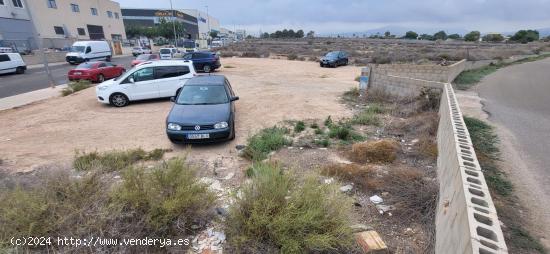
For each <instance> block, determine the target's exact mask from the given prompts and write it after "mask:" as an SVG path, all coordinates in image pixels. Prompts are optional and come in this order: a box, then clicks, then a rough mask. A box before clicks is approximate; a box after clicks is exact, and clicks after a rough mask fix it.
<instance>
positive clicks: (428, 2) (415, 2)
mask: <svg viewBox="0 0 550 254" xmlns="http://www.w3.org/2000/svg"><path fill="white" fill-rule="evenodd" d="M115 1H117V2H119V3H120V5H121V7H122V8H124V7H131V8H159V9H169V8H170V0H154V1H152V0H115ZM172 1H173V4H174V8H180V9H199V10H202V11H206V6H208V11H209V14H210V15H211V16H213V17H216V18H217V19H218V20H219V21H220V22H221V25H222V27H226V28H229V29H233V28H237V29H246V30H247V31H248V33H249V34H250V33H252V34H257V33H258V32H260V31H262V32H273V31H275V30H278V29H283V28H289V29H290V28H292V29H295V30H297V29H303V30H304V31H306V32H307V31H310V30H313V31H315V32H316V33H317V34H338V33H346V32H365V31H368V30H371V29H377V28H380V27H405V28H411V29H416V30H418V31H423V30H428V31H432V30H455V31H456V30H468V31H469V30H479V31H481V32H484V33H487V32H512V31H516V30H519V29H530V28H548V27H550V12H549V11H550V0H172Z"/></svg>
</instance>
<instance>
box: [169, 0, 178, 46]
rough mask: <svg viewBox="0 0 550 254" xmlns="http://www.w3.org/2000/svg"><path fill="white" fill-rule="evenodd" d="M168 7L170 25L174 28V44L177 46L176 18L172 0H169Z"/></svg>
mask: <svg viewBox="0 0 550 254" xmlns="http://www.w3.org/2000/svg"><path fill="white" fill-rule="evenodd" d="M170 9H172V27H173V28H174V46H175V47H178V45H177V44H178V43H177V41H176V40H177V38H176V37H177V36H176V18H175V16H176V15H175V14H174V5H172V0H170Z"/></svg>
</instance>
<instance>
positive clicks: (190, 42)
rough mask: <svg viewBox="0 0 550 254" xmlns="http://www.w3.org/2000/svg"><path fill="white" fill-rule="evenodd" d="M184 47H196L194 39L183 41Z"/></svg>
mask: <svg viewBox="0 0 550 254" xmlns="http://www.w3.org/2000/svg"><path fill="white" fill-rule="evenodd" d="M183 47H184V48H194V47H195V43H194V42H192V41H185V42H183Z"/></svg>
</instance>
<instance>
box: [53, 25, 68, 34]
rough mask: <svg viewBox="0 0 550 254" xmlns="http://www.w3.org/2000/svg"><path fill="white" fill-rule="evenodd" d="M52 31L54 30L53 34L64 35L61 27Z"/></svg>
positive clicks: (55, 27)
mask: <svg viewBox="0 0 550 254" xmlns="http://www.w3.org/2000/svg"><path fill="white" fill-rule="evenodd" d="M53 29H54V30H55V34H59V35H65V30H64V29H63V27H60V26H54V27H53Z"/></svg>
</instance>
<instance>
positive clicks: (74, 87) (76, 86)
mask: <svg viewBox="0 0 550 254" xmlns="http://www.w3.org/2000/svg"><path fill="white" fill-rule="evenodd" d="M91 86H92V83H91V82H90V81H88V80H79V81H76V82H71V83H69V85H68V87H66V88H63V90H61V95H63V96H67V95H69V94H72V93H76V92H78V91H81V90H84V89H87V88H90V87H91Z"/></svg>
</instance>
